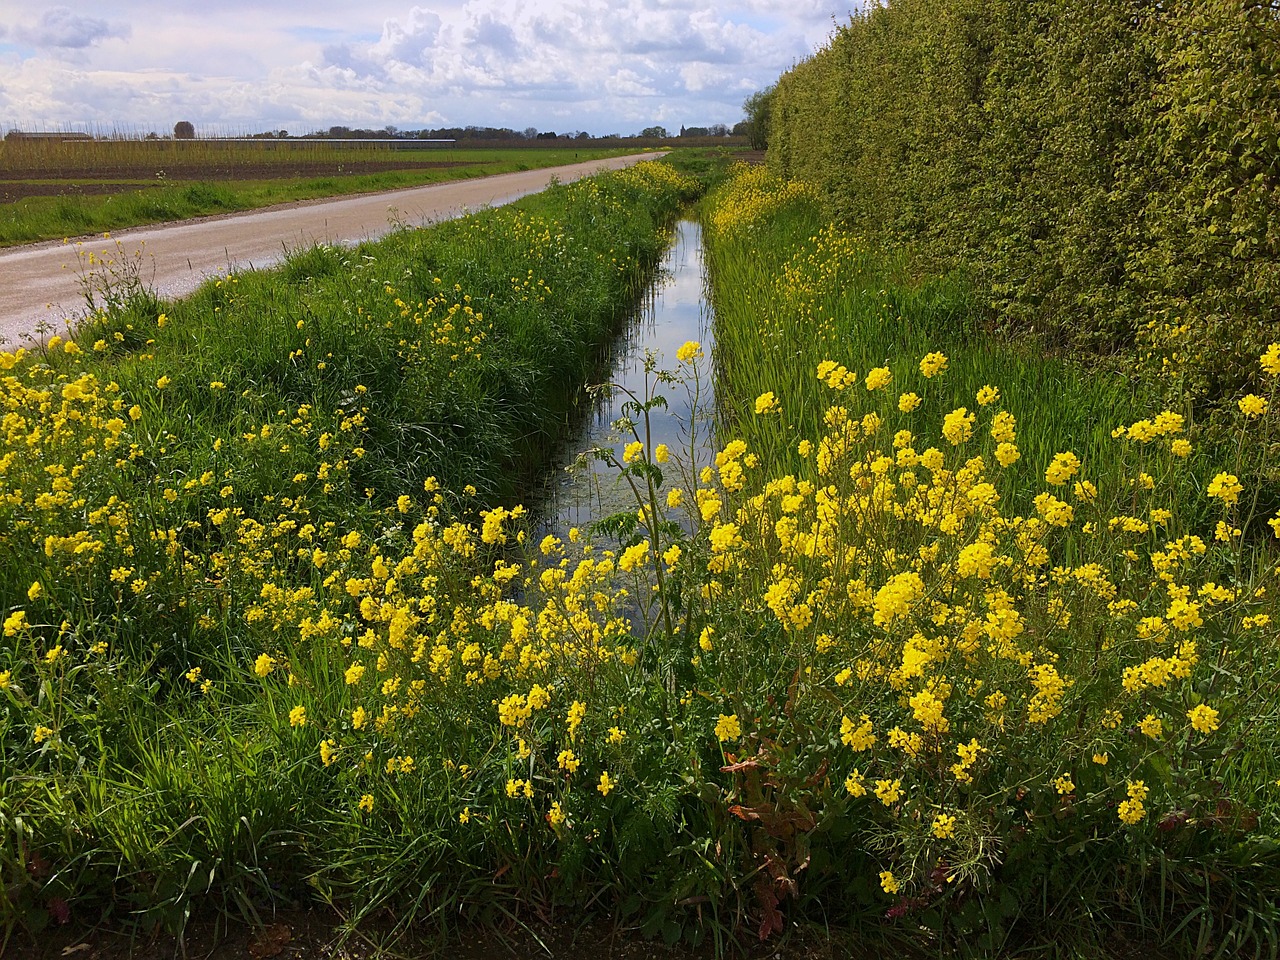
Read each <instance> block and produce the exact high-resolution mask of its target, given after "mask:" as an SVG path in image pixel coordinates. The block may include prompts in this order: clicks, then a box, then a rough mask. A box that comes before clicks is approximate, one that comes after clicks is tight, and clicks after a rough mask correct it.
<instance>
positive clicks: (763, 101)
mask: <svg viewBox="0 0 1280 960" xmlns="http://www.w3.org/2000/svg"><path fill="white" fill-rule="evenodd" d="M775 89H777V87H776V85H775V86H771V87H765V88H764V89H763V90H757V91H756V92H755V93H753V94H752V95H751V96H749V97H747V99H746V100H744V101H743V103H742V112H743V113H745V114H746V115H747V123H748V125H749V126H748V130H747V136H748V137H750V138H751V149H752V150H764V149H766V148H767V147H768V146H769V119H770V115H771V114H772V112H773V92H774V90H775Z"/></svg>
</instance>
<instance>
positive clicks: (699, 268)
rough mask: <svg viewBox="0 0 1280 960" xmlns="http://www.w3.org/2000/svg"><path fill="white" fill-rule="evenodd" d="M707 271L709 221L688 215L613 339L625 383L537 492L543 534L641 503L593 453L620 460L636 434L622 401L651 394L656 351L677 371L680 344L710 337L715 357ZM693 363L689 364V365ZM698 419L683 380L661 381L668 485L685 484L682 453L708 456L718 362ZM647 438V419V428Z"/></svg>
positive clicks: (655, 425)
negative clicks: (624, 431) (617, 426)
mask: <svg viewBox="0 0 1280 960" xmlns="http://www.w3.org/2000/svg"><path fill="white" fill-rule="evenodd" d="M705 282H706V276H705V273H704V264H703V257H702V227H701V225H700V224H699V223H698V222H697V221H695V220H681V221H679V222H678V223H677V224H676V226H675V237H674V240H673V242H672V244H671V246H670V247H669V248H668V249H667V252H666V255H665V257H664V258H663V261H662V264H661V266H660V267H659V268H658V272H657V274H656V276H655V277H654V280H653V282H652V283H651V285H650V287H649V289H648V291H646V293H645V295H644V296H643V297H642V298H641V301H640V305H639V307H638V308H637V310H636V312H635V315H634V316H633V317H632V318H631V319H630V320H629V321H628V322H627V325H626V328H625V329H624V330H623V332H622V333H621V334H620V335H619V336H618V338H617V339H616V340H615V341H614V343H613V344H612V347H611V349H610V351H609V355H608V357H607V358H606V363H605V365H604V367H605V369H606V370H607V373H606V374H605V380H606V381H607V382H609V383H613V384H616V385H618V386H619V387H622V388H623V389H621V390H620V389H614V390H609V391H605V392H602V393H599V394H597V395H595V396H594V398H593V399H592V400H591V408H590V411H589V413H588V414H587V415H586V416H584V417H582V420H581V423H580V425H579V427H578V429H577V430H576V432H575V433H574V434H573V435H572V437H571V438H570V439H569V441H568V442H567V443H566V444H565V446H564V447H563V449H562V450H561V452H560V455H559V456H558V458H557V459H556V462H555V464H554V466H553V469H552V470H551V471H549V473H548V476H547V481H546V484H545V486H544V487H543V489H542V490H541V495H540V496H537V497H535V498H534V500H535V502H536V503H537V507H536V508H535V511H534V513H535V522H534V528H535V529H536V530H537V531H538V535H539V536H540V537H541V536H543V535H545V534H548V533H551V534H554V535H556V536H558V537H561V538H564V537H565V536H566V535H567V534H568V531H569V530H570V529H571V528H574V527H578V528H583V529H585V528H586V526H587V525H588V524H589V523H591V522H592V521H593V520H599V519H601V518H603V517H608V516H610V515H612V514H614V513H619V512H622V511H634V510H636V509H637V508H638V506H639V505H638V504H637V502H636V500H635V497H634V495H633V494H632V492H631V488H630V487H629V486H627V484H626V482H625V480H623V479H622V478H621V477H619V476H618V475H617V471H616V470H615V469H614V468H612V467H610V466H609V465H608V464H607V463H605V462H604V461H601V460H596V459H585V460H584V457H585V455H586V454H587V453H588V452H589V451H591V450H593V449H596V448H599V447H605V448H610V449H612V450H613V453H614V456H615V457H616V458H617V459H618V460H619V461H620V460H621V459H622V455H623V450H624V448H625V447H626V444H627V443H628V442H629V441H631V439H632V437H631V436H629V435H628V436H621V435H619V434H618V432H617V431H616V430H614V428H613V424H614V422H615V421H616V420H618V419H619V418H620V417H621V416H622V407H623V405H624V404H625V403H627V401H628V400H629V397H628V396H627V394H626V393H625V392H624V391H626V390H629V391H631V392H632V393H634V394H635V395H636V396H637V397H639V398H641V399H643V398H644V393H645V358H646V356H647V355H649V354H650V353H652V354H653V355H654V356H655V358H656V367H657V369H664V370H674V369H676V367H677V366H678V362H677V360H676V351H677V350H679V349H680V346H681V345H682V344H684V343H685V342H686V341H688V340H697V341H699V342H700V343H701V344H702V349H703V353H704V354H705V355H706V356H707V357H710V355H711V348H712V337H713V333H712V314H711V307H710V304H709V303H708V302H707V300H706V298H705V296H704V294H705ZM685 369H686V370H687V368H685ZM699 377H700V381H699V395H698V404H697V405H698V408H699V409H698V410H697V411H696V413H697V416H698V419H697V420H696V421H695V420H694V419H693V418H694V416H695V411H694V410H693V408H692V403H691V400H692V394H691V393H690V392H686V390H685V388H684V387H683V386H680V385H678V384H677V385H669V384H664V385H656V384H655V381H654V378H653V376H652V375H650V377H649V381H650V384H651V387H652V386H656V387H657V389H659V390H660V391H661V392H662V393H663V395H664V396H665V397H666V399H667V407H666V408H665V409H663V408H661V407H659V408H655V409H654V410H652V411H651V412H650V433H651V437H650V440H651V443H652V446H653V447H656V446H657V445H658V444H659V443H665V444H667V446H669V447H670V448H671V450H672V451H673V454H675V456H673V459H672V461H671V463H669V464H668V465H666V466H665V467H663V468H662V469H663V470H664V473H665V474H666V475H665V476H664V488H665V487H670V486H676V485H684V486H685V487H686V489H691V487H690V485H689V483H688V479H687V478H683V477H681V476H679V474H678V473H677V472H676V458H677V457H679V451H684V457H683V458H682V459H686V460H687V459H688V454H689V451H690V447H691V444H693V446H694V450H695V452H696V454H697V460H698V462H700V463H706V462H707V460H708V456H707V451H708V450H709V448H710V443H711V420H710V411H712V410H714V400H715V397H714V395H713V393H712V378H711V364H710V363H709V362H708V361H707V360H702V361H699ZM640 433H641V437H642V438H643V435H644V431H643V424H641V429H640Z"/></svg>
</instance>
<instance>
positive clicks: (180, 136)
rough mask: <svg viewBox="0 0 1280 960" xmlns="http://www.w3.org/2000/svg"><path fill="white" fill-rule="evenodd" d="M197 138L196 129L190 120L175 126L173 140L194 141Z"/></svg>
mask: <svg viewBox="0 0 1280 960" xmlns="http://www.w3.org/2000/svg"><path fill="white" fill-rule="evenodd" d="M195 138H196V127H195V124H193V123H192V122H191V121H190V120H179V121H178V122H177V123H175V124H174V125H173V139H175V140H194V139H195Z"/></svg>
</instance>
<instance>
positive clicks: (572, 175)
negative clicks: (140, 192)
mask: <svg viewBox="0 0 1280 960" xmlns="http://www.w3.org/2000/svg"><path fill="white" fill-rule="evenodd" d="M658 156H661V154H658V153H645V154H637V155H632V156H627V157H613V158H611V159H607V160H593V161H590V162H588V163H577V164H572V165H570V166H564V167H547V168H544V169H542V170H527V171H522V172H519V173H503V174H498V175H496V176H491V177H483V178H479V179H476V180H457V181H452V182H449V183H439V184H433V185H431V186H426V187H411V188H408V189H405V190H393V191H389V192H387V193H376V194H366V195H363V196H356V197H340V198H337V199H332V200H312V201H305V202H302V203H291V204H286V205H283V206H278V207H267V208H265V209H262V210H255V211H252V212H249V213H240V214H232V215H229V216H222V217H205V218H201V219H199V220H188V221H183V222H181V223H170V224H161V225H159V226H152V227H137V228H133V229H129V230H121V231H119V232H116V233H112V234H111V238H110V239H104V238H102V237H98V238H92V239H88V240H85V241H84V244H83V247H80V248H77V247H76V245H75V244H64V243H60V242H59V243H41V244H32V245H30V246H23V247H13V248H10V249H7V250H0V343H5V342H8V343H10V344H15V345H16V344H20V343H22V342H24V341H26V340H29V339H31V338H32V337H35V336H38V335H39V334H38V330H40V329H41V325H42V324H43V325H45V326H46V327H47V328H48V332H49V333H54V332H61V331H63V330H64V329H65V327H66V326H67V323H68V322H69V321H70V320H74V319H76V318H77V317H78V316H79V315H80V314H81V313H83V311H84V299H83V297H82V295H81V287H80V282H81V280H80V269H81V268H80V267H79V263H78V260H77V249H79V250H80V251H81V253H82V259H84V257H83V255H84V254H88V253H90V252H92V253H93V254H95V255H98V254H101V253H103V252H104V251H105V252H106V253H107V255H108V256H109V257H112V258H116V259H120V252H118V250H117V246H116V241H119V243H120V244H121V246H120V248H119V251H122V252H123V255H124V258H125V259H129V258H131V257H133V256H134V254H135V252H136V251H139V250H140V251H141V261H140V266H141V274H142V279H143V280H144V281H145V282H146V283H147V284H148V285H149V286H150V287H152V288H153V289H155V290H156V292H157V293H159V294H160V296H162V297H165V298H172V297H180V296H182V295H183V294H186V293H190V292H191V291H192V290H194V289H195V288H196V287H197V286H199V284H200V283H201V281H203V280H204V279H205V278H207V277H209V276H212V275H214V274H219V273H224V274H225V273H226V271H227V270H228V268H233V269H235V270H245V269H252V268H254V267H265V266H269V265H271V264H273V263H276V262H278V261H279V260H280V259H281V258H282V257H283V256H284V254H285V252H286V251H288V250H293V249H297V248H300V247H308V246H311V245H312V244H315V243H352V242H358V241H360V240H366V239H372V238H374V237H378V236H381V235H382V234H385V233H387V232H388V231H389V230H390V229H391V228H392V226H393V224H396V223H408V224H413V225H417V224H422V223H426V222H429V221H433V220H441V219H445V218H448V217H453V216H458V215H460V214H462V213H465V212H467V211H469V210H477V209H480V208H483V207H487V206H496V205H498V204H502V203H507V202H509V201H511V200H515V199H517V198H519V197H523V196H526V195H527V194H530V193H537V192H538V191H539V190H542V189H543V188H545V187H546V186H547V185H548V183H549V182H550V181H551V178H552V177H553V176H554V177H556V178H558V179H559V180H560V181H561V182H568V181H570V180H576V179H578V178H579V177H584V176H590V175H591V174H593V173H596V172H598V171H599V170H601V169H610V170H616V169H619V168H621V167H628V166H631V165H632V164H634V163H639V162H640V161H641V160H651V159H654V158H655V157H658Z"/></svg>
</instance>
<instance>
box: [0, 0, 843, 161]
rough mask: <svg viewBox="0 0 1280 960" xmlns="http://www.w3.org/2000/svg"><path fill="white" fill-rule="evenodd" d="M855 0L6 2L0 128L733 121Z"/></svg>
mask: <svg viewBox="0 0 1280 960" xmlns="http://www.w3.org/2000/svg"><path fill="white" fill-rule="evenodd" d="M855 5H856V4H855V2H854V0H740V2H737V3H728V2H721V0H611V2H604V0H563V2H555V0H465V2H463V0H439V2H429V3H427V4H425V5H422V4H415V3H412V2H405V0H218V2H217V3H210V2H207V0H205V2H201V3H193V2H188V0H113V2H111V3H106V4H104V3H97V2H94V3H89V2H85V0H70V2H65V3H63V4H58V3H57V2H56V0H55V2H54V3H53V4H52V5H50V4H47V3H45V2H43V0H39V2H35V3H31V2H23V0H0V130H7V129H10V128H13V127H18V128H21V129H27V130H32V129H51V130H64V131H65V130H69V129H81V128H88V129H91V130H94V131H96V132H100V133H105V132H110V131H111V130H120V131H121V132H128V133H134V134H138V133H146V132H150V131H155V132H157V133H160V134H167V133H170V132H172V130H173V125H174V124H175V123H176V122H178V121H180V120H188V121H190V122H191V123H193V124H195V126H196V130H197V132H198V133H199V134H200V135H203V136H212V135H220V134H221V135H226V134H247V133H256V132H260V131H265V130H281V129H283V130H288V131H289V132H290V133H293V134H300V133H309V132H312V131H315V130H327V129H328V128H329V127H330V126H334V125H343V126H349V127H365V128H370V129H381V128H383V127H386V126H395V127H397V128H399V129H402V130H417V129H423V128H428V127H443V126H466V125H478V126H494V127H511V128H513V129H516V130H524V129H526V128H528V127H536V128H537V129H538V130H540V131H547V130H554V131H556V132H559V133H565V132H577V131H586V132H587V133H590V134H592V135H594V136H603V135H606V134H610V133H621V134H624V135H626V134H631V133H636V132H638V131H639V130H641V129H643V128H644V127H648V126H652V125H662V126H664V127H666V128H667V129H668V130H671V131H673V132H675V131H678V130H679V128H680V127H681V126H708V125H710V124H713V123H724V124H728V125H732V124H734V123H736V122H737V121H738V120H740V119H742V101H743V100H744V99H746V97H748V96H749V95H750V94H751V93H752V92H754V91H756V90H759V89H761V88H763V87H765V86H767V85H769V84H771V83H772V82H774V81H775V80H776V79H777V78H778V76H779V75H780V74H781V73H782V72H783V71H785V70H786V69H788V68H789V67H790V66H791V65H792V64H794V63H796V62H797V61H799V60H802V59H804V58H805V57H807V56H809V55H810V54H812V53H813V52H814V51H815V50H816V49H818V48H819V47H821V46H822V45H823V43H824V42H825V41H826V39H827V37H829V36H830V34H831V33H832V31H833V30H834V29H835V27H836V26H837V25H839V24H841V23H844V22H845V21H847V19H848V17H849V15H850V12H851V10H852V9H853V8H854V6H855Z"/></svg>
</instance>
